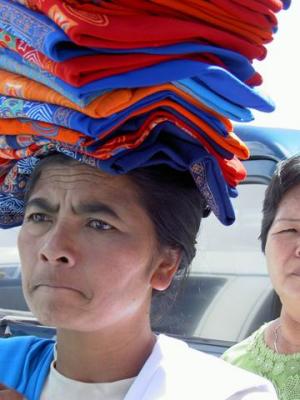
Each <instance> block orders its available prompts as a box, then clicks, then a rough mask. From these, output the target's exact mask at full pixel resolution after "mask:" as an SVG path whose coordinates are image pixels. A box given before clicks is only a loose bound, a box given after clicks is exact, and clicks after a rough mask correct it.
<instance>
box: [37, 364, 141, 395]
mask: <svg viewBox="0 0 300 400" xmlns="http://www.w3.org/2000/svg"><path fill="white" fill-rule="evenodd" d="M133 381H134V378H130V379H123V380H121V381H117V382H108V383H85V382H79V381H75V380H73V379H69V378H66V377H65V376H63V375H62V374H60V373H59V372H58V371H57V370H56V369H55V366H54V361H53V362H52V364H51V369H50V373H49V377H48V379H47V381H46V384H45V387H44V390H43V393H42V395H41V398H40V400H83V399H88V400H123V399H124V397H125V396H126V393H127V392H128V390H129V388H130V386H131V384H132V383H133Z"/></svg>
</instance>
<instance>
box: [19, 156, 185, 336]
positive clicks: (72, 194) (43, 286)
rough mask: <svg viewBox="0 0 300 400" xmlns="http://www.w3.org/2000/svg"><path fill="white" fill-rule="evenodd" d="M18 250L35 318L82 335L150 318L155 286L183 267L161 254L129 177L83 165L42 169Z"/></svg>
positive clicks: (164, 251)
mask: <svg viewBox="0 0 300 400" xmlns="http://www.w3.org/2000/svg"><path fill="white" fill-rule="evenodd" d="M18 246H19V251H20V257H21V264H22V278H23V290H24V294H25V298H26V300H27V302H28V304H29V307H30V308H31V310H32V311H33V313H34V314H35V315H36V317H37V318H38V319H39V320H40V321H41V322H42V323H45V324H48V325H53V326H56V327H58V328H65V329H74V330H81V331H95V330H99V329H103V328H105V327H110V326H113V325H114V326H115V325H116V324H118V323H120V324H122V323H125V322H126V321H129V320H132V319H134V318H137V319H138V318H148V315H147V314H148V312H149V303H150V299H151V291H152V288H156V289H159V290H162V289H165V288H166V287H168V285H169V284H170V281H171V279H172V277H173V275H174V273H175V271H176V267H177V264H178V262H179V255H178V254H177V253H176V257H174V254H173V253H172V255H171V253H170V252H169V251H168V250H167V249H160V250H159V246H158V244H157V242H156V236H155V232H154V226H153V224H152V221H151V220H150V218H149V217H148V215H147V214H146V211H145V210H144V209H143V208H142V206H141V205H140V203H139V201H138V197H137V193H136V188H135V187H134V185H133V183H132V182H131V181H130V180H129V178H127V177H126V176H118V177H112V176H109V175H106V174H104V173H102V172H100V171H98V170H96V169H94V168H91V167H88V166H85V165H80V164H78V165H72V166H66V165H59V164H54V165H52V166H51V167H50V166H47V167H44V169H43V170H42V173H41V176H40V178H39V179H38V181H37V182H36V184H35V186H34V188H33V190H32V193H31V194H30V198H29V201H28V203H27V208H26V213H25V219H24V223H23V226H22V229H21V232H20V235H19V240H18ZM177 255H178V257H177ZM145 316H146V317H145Z"/></svg>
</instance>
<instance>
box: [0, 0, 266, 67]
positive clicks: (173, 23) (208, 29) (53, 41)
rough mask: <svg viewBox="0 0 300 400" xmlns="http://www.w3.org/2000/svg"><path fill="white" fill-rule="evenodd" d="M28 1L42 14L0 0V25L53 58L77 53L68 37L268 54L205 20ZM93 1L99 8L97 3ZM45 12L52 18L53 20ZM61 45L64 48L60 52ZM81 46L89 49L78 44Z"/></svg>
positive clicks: (122, 45)
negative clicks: (192, 44)
mask: <svg viewBox="0 0 300 400" xmlns="http://www.w3.org/2000/svg"><path fill="white" fill-rule="evenodd" d="M20 2H23V0H21V1H20ZM29 5H30V6H34V7H37V8H38V9H39V10H40V11H42V12H43V13H44V14H45V15H42V14H40V13H38V12H36V11H32V10H29V9H26V8H25V7H23V6H22V5H19V4H16V3H13V2H11V1H8V0H0V27H1V28H3V29H7V30H8V31H9V33H11V34H13V35H15V36H16V37H18V38H20V39H23V40H24V41H25V42H27V43H28V44H29V45H30V46H32V47H34V48H35V49H37V50H39V51H41V52H42V53H44V54H46V55H47V56H48V57H50V58H53V59H55V60H57V61H58V60H61V57H68V56H70V55H72V54H76V52H77V48H76V47H75V46H74V44H73V43H72V42H74V43H76V44H77V45H79V46H81V47H83V46H84V47H90V48H94V49H123V50H126V51H128V50H130V51H131V49H145V48H148V47H150V48H151V47H161V46H168V45H172V44H175V43H183V42H196V43H206V44H208V43H210V44H212V45H216V46H219V47H223V48H226V49H230V50H233V51H235V52H237V53H240V54H242V55H244V56H245V57H247V58H248V59H249V60H253V59H254V58H257V59H263V58H264V57H265V55H266V49H265V48H264V46H263V45H257V44H255V43H250V42H248V41H247V40H245V39H244V38H242V37H239V36H237V35H234V34H231V33H229V32H227V31H224V30H222V29H219V28H216V27H213V26H211V25H210V24H206V23H197V22H195V21H189V20H183V19H174V18H171V17H161V16H156V15H149V14H145V13H141V14H137V13H136V12H133V13H132V14H127V15H126V18H124V16H123V15H116V14H114V13H111V14H110V15H108V14H103V13H101V12H100V13H99V12H95V11H93V12H90V13H89V12H82V11H81V10H80V9H81V8H83V9H84V8H86V7H89V8H90V7H92V6H93V5H92V4H87V3H85V4H83V5H80V3H79V2H76V3H73V4H72V5H71V4H69V3H65V2H63V1H60V0H56V1H52V0H51V1H48V0H46V1H43V2H35V1H30V3H29ZM74 5H75V6H74ZM94 6H95V7H96V8H97V9H98V10H99V7H100V9H101V6H99V5H98V6H96V5H94ZM83 11H84V10H83ZM46 15H48V17H49V18H50V19H52V20H53V21H54V22H52V23H51V20H49V18H47V17H46ZM56 24H58V25H56ZM59 27H60V28H61V29H60V28H59ZM153 27H155V29H153ZM66 35H67V36H68V37H69V38H70V39H69V41H68V39H67V37H66ZM62 51H63V52H66V53H67V54H64V55H63V56H62V55H61V52H62ZM79 51H81V54H87V53H84V50H82V49H80V50H79ZM82 51H83V53H82ZM79 54H80V53H79ZM77 55H78V53H77ZM64 59H65V58H64Z"/></svg>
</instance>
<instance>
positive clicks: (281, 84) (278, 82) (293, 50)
mask: <svg viewBox="0 0 300 400" xmlns="http://www.w3.org/2000/svg"><path fill="white" fill-rule="evenodd" d="M278 20H279V29H278V31H277V33H276V34H275V35H274V40H273V42H271V43H270V44H269V45H268V46H267V49H268V54H267V57H266V58H265V60H263V61H260V62H257V63H255V68H256V70H257V71H258V72H260V73H261V74H262V76H263V79H264V83H263V84H262V85H261V86H260V88H261V89H262V90H263V91H264V92H265V93H267V94H268V95H270V96H271V98H272V99H273V100H274V101H275V104H276V110H275V111H274V112H273V113H271V114H265V113H260V112H256V113H255V121H254V122H251V124H254V125H260V126H273V127H281V128H293V129H300V100H299V96H300V45H299V40H300V39H299V38H300V0H292V4H291V6H290V8H289V9H288V10H286V11H282V12H280V13H279V14H278Z"/></svg>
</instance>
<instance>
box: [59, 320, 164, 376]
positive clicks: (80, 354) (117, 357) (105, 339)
mask: <svg viewBox="0 0 300 400" xmlns="http://www.w3.org/2000/svg"><path fill="white" fill-rule="evenodd" d="M155 341H156V338H155V335H154V334H153V333H152V331H151V329H150V326H146V327H142V328H141V327H140V329H134V330H133V329H128V330H127V331H124V329H120V330H119V329H118V327H114V328H113V329H107V330H105V331H101V332H92V333H90V332H88V333H87V332H74V331H68V330H58V333H57V361H56V369H57V370H58V372H60V373H61V374H62V375H64V376H66V377H68V378H70V379H74V380H78V381H82V382H93V383H96V382H98V383H100V382H113V381H118V380H121V379H126V378H131V377H134V376H136V375H137V374H138V373H139V371H140V370H141V368H142V367H143V365H144V363H145V361H146V360H147V358H148V357H149V355H150V354H151V352H152V349H153V347H154V344H155Z"/></svg>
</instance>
